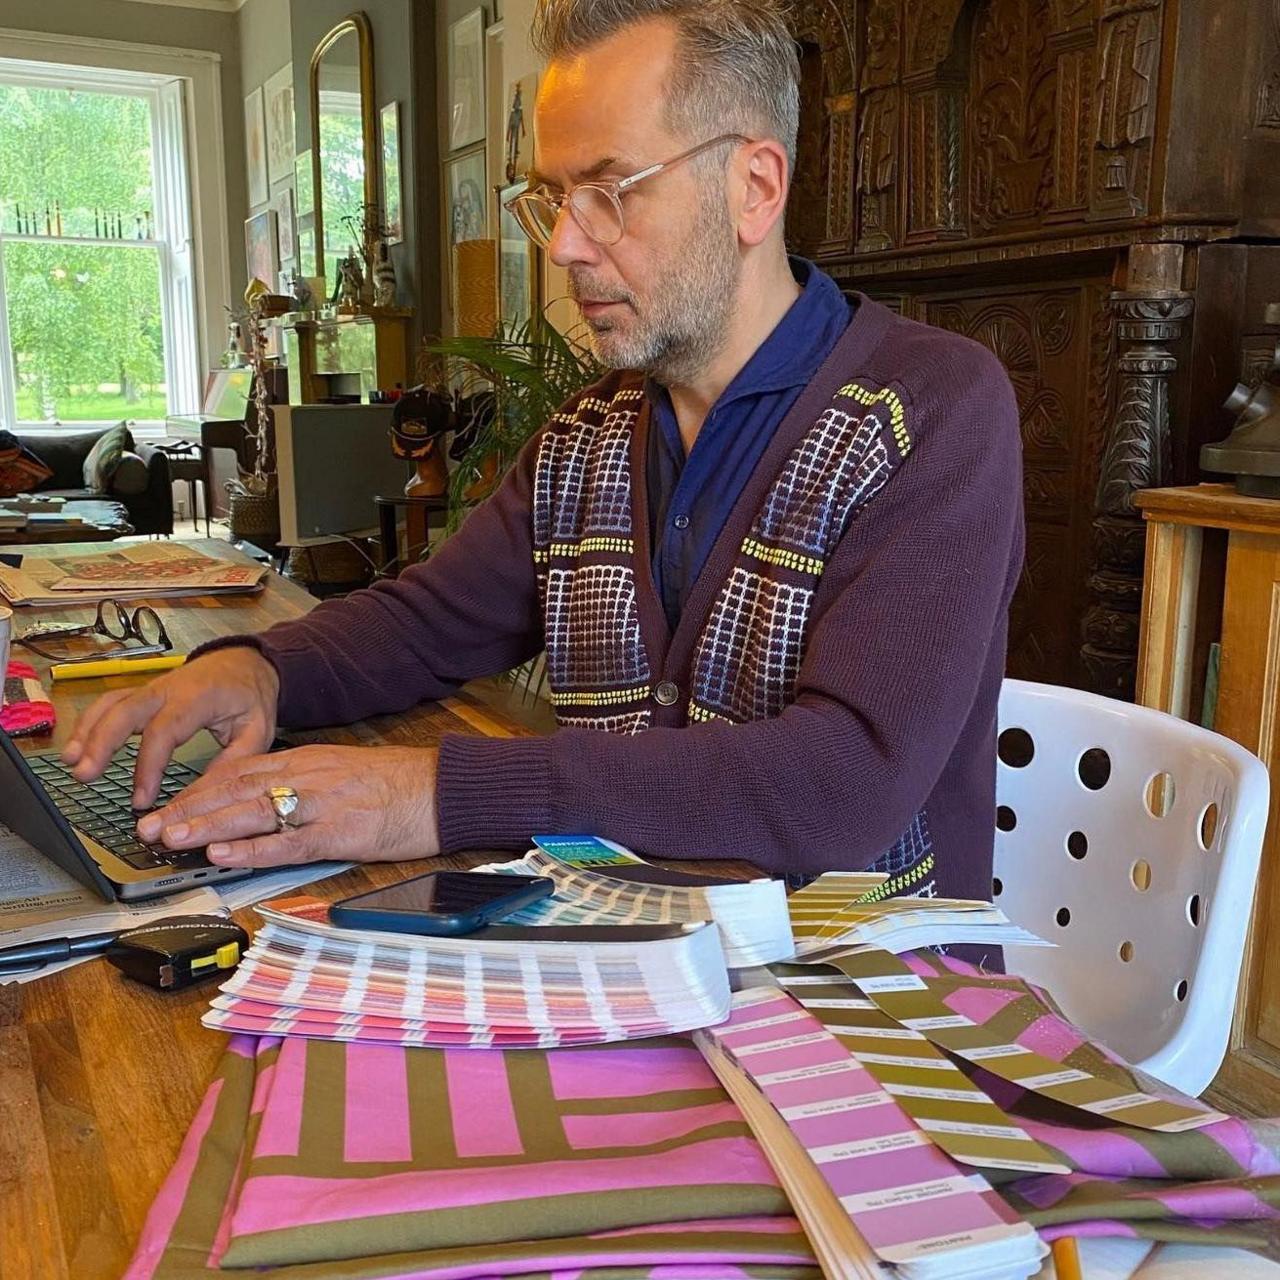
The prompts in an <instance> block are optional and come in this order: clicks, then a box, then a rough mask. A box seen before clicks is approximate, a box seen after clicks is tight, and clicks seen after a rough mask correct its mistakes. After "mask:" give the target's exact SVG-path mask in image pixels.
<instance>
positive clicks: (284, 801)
mask: <svg viewBox="0 0 1280 1280" xmlns="http://www.w3.org/2000/svg"><path fill="white" fill-rule="evenodd" d="M267 796H268V798H269V799H270V801H271V807H272V808H273V809H274V810H275V814H276V830H277V831H289V830H292V829H293V828H294V827H296V826H297V825H298V824H297V823H296V822H294V821H292V819H293V815H294V814H295V813H297V812H298V793H297V792H296V791H295V790H294V789H293V788H292V787H272V788H271V789H270V790H269V791H268V792H267Z"/></svg>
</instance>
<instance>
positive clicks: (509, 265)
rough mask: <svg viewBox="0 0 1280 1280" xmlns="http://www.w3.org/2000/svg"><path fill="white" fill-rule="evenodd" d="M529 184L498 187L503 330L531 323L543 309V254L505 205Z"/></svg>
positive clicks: (510, 329) (518, 328)
mask: <svg viewBox="0 0 1280 1280" xmlns="http://www.w3.org/2000/svg"><path fill="white" fill-rule="evenodd" d="M528 185H529V184H528V183H527V182H525V181H524V180H521V181H520V182H514V183H512V184H511V185H510V186H506V187H496V188H495V191H496V194H497V199H498V212H497V225H498V319H499V321H500V322H501V324H502V329H503V332H504V333H511V332H513V331H519V330H521V329H527V328H528V327H530V326H532V325H533V324H534V322H535V320H536V319H537V318H538V317H539V316H540V315H541V309H542V302H541V298H540V295H539V278H538V277H539V266H540V263H541V254H540V253H539V251H538V246H537V245H535V244H534V243H533V241H532V240H530V239H529V237H528V236H526V235H525V233H524V232H523V231H521V230H520V224H519V223H518V222H517V221H516V220H515V218H514V216H513V215H512V214H510V213H508V212H507V208H506V205H507V201H508V200H514V199H515V198H516V196H518V195H519V194H520V193H521V192H522V191H524V190H525V188H526V187H527V186H528Z"/></svg>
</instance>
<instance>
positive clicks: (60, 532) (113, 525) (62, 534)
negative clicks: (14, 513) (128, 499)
mask: <svg viewBox="0 0 1280 1280" xmlns="http://www.w3.org/2000/svg"><path fill="white" fill-rule="evenodd" d="M0 506H3V502H0ZM62 511H63V514H65V515H76V516H79V517H80V519H79V520H78V521H76V522H74V523H72V522H70V521H68V522H67V523H66V524H58V523H53V522H43V521H42V522H40V523H38V524H36V525H30V524H28V526H27V527H26V528H25V529H0V546H9V547H13V546H27V545H28V544H34V543H36V542H39V543H40V544H41V545H43V544H45V543H47V542H49V543H52V542H56V543H58V544H59V546H58V548H57V549H58V550H59V551H61V552H63V553H65V552H66V550H67V547H66V545H65V544H66V543H68V542H110V541H111V540H112V539H114V538H123V537H126V536H127V535H129V534H131V533H132V532H133V525H131V524H130V523H129V512H128V511H127V510H126V509H125V507H124V504H123V503H120V502H104V501H99V500H98V499H96V498H94V499H88V498H86V499H85V500H84V501H82V502H68V503H66V504H65V506H64V507H63V508H62Z"/></svg>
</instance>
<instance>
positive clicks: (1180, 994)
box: [1173, 978, 1188, 1002]
mask: <svg viewBox="0 0 1280 1280" xmlns="http://www.w3.org/2000/svg"><path fill="white" fill-rule="evenodd" d="M1187 989H1188V984H1187V980H1186V978H1183V979H1182V981H1181V982H1179V983H1178V985H1177V986H1176V987H1174V989H1173V998H1174V999H1175V1000H1177V1001H1179V1002H1181V1001H1183V1000H1185V999H1186V998H1187Z"/></svg>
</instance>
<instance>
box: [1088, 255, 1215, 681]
mask: <svg viewBox="0 0 1280 1280" xmlns="http://www.w3.org/2000/svg"><path fill="white" fill-rule="evenodd" d="M1182 253H1183V250H1182V246H1181V245H1177V244H1161V245H1134V246H1133V248H1132V249H1131V250H1130V251H1129V276H1128V286H1129V287H1128V288H1126V289H1123V290H1120V291H1117V292H1115V293H1113V294H1112V295H1111V300H1110V302H1111V310H1112V313H1113V315H1114V316H1115V320H1116V337H1117V343H1118V346H1119V348H1120V353H1119V358H1118V359H1117V361H1116V408H1115V419H1114V421H1113V422H1112V425H1111V431H1110V434H1109V436H1108V440H1107V447H1106V451H1105V453H1104V454H1103V459H1102V469H1101V472H1100V474H1099V477H1098V498H1097V515H1096V517H1095V518H1094V522H1093V554H1092V557H1091V573H1090V576H1089V595H1090V598H1091V599H1092V601H1093V603H1092V604H1091V605H1090V606H1089V608H1088V609H1087V610H1086V612H1085V617H1084V636H1083V638H1084V645H1083V647H1082V649H1081V651H1080V653H1081V659H1082V661H1083V664H1084V669H1085V671H1086V673H1087V677H1088V681H1089V687H1090V688H1091V689H1093V690H1094V692H1096V693H1104V694H1108V695H1110V696H1112V697H1120V698H1127V699H1131V698H1132V697H1133V688H1134V678H1135V673H1136V669H1137V666H1136V663H1137V652H1138V620H1139V611H1140V609H1141V605H1142V565H1143V556H1144V550H1145V531H1144V529H1143V524H1142V518H1141V516H1140V515H1139V514H1138V512H1137V510H1136V509H1135V507H1134V505H1133V495H1134V493H1135V491H1136V490H1138V489H1151V488H1158V487H1160V486H1161V485H1164V484H1168V483H1169V482H1170V481H1171V480H1172V475H1171V468H1170V450H1169V379H1170V378H1171V376H1172V375H1173V372H1174V370H1175V369H1176V368H1177V367H1178V362H1177V360H1176V359H1175V358H1174V357H1173V355H1172V354H1171V353H1170V351H1169V347H1170V346H1171V344H1173V343H1174V342H1176V341H1177V339H1178V338H1179V337H1180V336H1181V333H1182V326H1183V324H1184V322H1185V321H1186V319H1187V317H1188V316H1190V315H1191V311H1192V306H1193V303H1192V297H1191V295H1190V294H1189V293H1185V292H1183V291H1182V289H1181V288H1179V286H1180V284H1181V282H1182Z"/></svg>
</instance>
